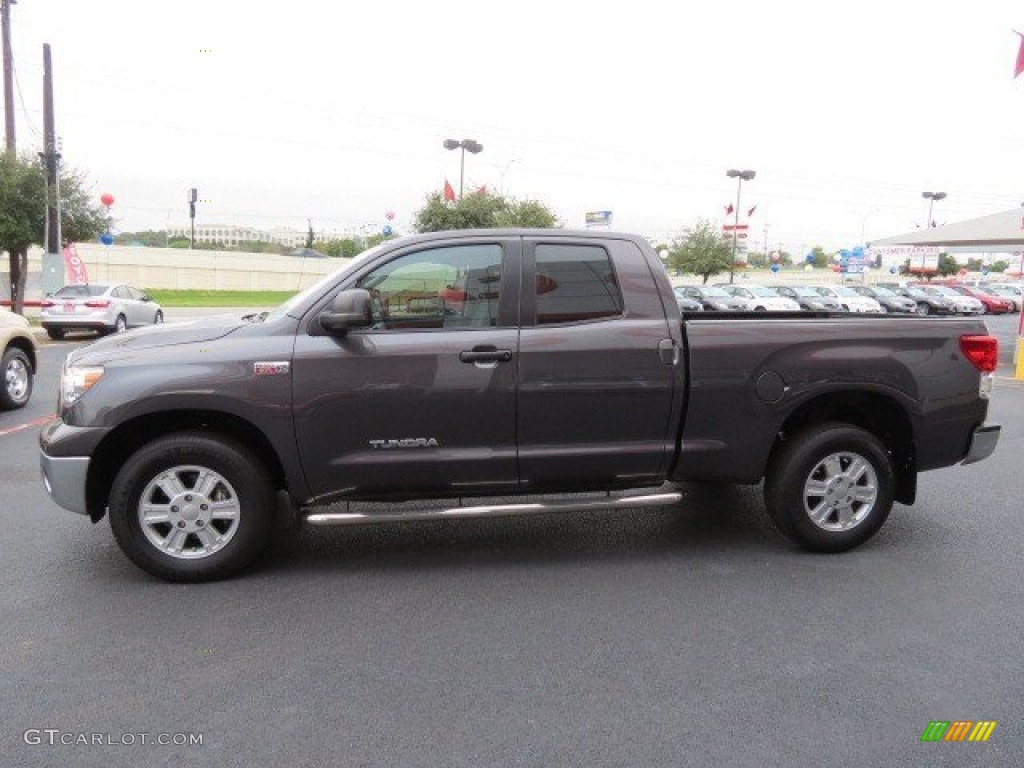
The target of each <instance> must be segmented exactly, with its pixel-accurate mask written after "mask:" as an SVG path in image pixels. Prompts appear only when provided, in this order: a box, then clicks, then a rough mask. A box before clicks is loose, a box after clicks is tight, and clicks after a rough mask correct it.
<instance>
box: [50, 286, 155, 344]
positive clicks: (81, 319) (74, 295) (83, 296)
mask: <svg viewBox="0 0 1024 768" xmlns="http://www.w3.org/2000/svg"><path fill="white" fill-rule="evenodd" d="M40 308H41V311H40V313H39V314H40V321H41V324H42V326H43V328H45V329H46V332H47V333H48V334H49V336H50V338H51V339H62V338H64V334H65V333H67V332H68V331H89V330H92V331H97V332H99V333H101V334H102V333H120V332H121V331H124V330H126V329H128V328H136V327H138V326H140V325H153V324H154V323H162V322H163V321H164V313H163V311H162V310H161V309H160V305H159V304H157V303H156V302H155V301H153V299H151V298H150V297H149V296H147V295H146V294H145V293H144V292H143V291H141V290H139V289H138V288H134V287H132V286H130V285H124V284H123V283H86V284H82V285H65V286H64V287H63V288H61V289H60V290H59V291H57V292H56V293H55V294H53V295H52V296H48V297H47V298H46V299H45V300H44V301H43V303H42V304H41V305H40Z"/></svg>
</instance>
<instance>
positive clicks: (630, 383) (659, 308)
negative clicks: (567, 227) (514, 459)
mask: <svg viewBox="0 0 1024 768" xmlns="http://www.w3.org/2000/svg"><path fill="white" fill-rule="evenodd" d="M566 246H571V244H567V241H566V240H565V239H561V240H558V241H551V243H550V244H545V243H544V242H543V241H542V240H531V239H527V240H526V241H525V243H524V269H523V274H524V279H523V291H522V302H523V310H522V313H523V317H524V325H523V329H522V332H521V335H520V345H519V395H518V403H519V408H518V417H517V423H518V431H519V468H520V482H521V483H522V485H523V486H524V487H526V488H537V489H547V488H552V489H553V488H556V487H557V488H564V489H569V488H588V487H596V488H610V487H614V486H623V485H644V484H647V483H652V482H660V479H661V478H662V477H663V475H664V473H665V472H666V471H667V465H668V460H669V458H670V457H671V455H672V451H673V449H674V441H675V429H674V426H673V424H672V422H673V418H672V417H673V413H674V410H673V402H674V397H675V396H676V391H677V389H678V385H677V379H679V370H678V365H675V366H673V365H667V364H666V362H665V359H666V356H665V355H664V353H663V352H660V351H659V346H660V345H662V346H663V342H665V340H669V344H670V346H671V343H672V342H671V338H672V334H670V333H669V332H668V326H667V319H666V316H665V309H664V307H663V305H662V303H661V300H660V297H659V295H658V293H657V290H656V288H655V286H654V283H653V281H652V279H651V273H650V271H649V268H648V267H647V264H646V262H645V261H644V260H643V258H642V254H640V253H637V252H632V253H630V252H629V249H636V246H635V245H634V244H632V243H629V242H627V241H611V243H610V244H609V245H608V247H607V248H604V249H601V248H598V249H596V250H588V249H594V248H595V245H594V242H593V241H582V242H581V243H580V244H579V247H578V248H575V249H574V248H572V247H566ZM560 248H561V250H559V249H560ZM619 285H627V286H629V290H628V291H626V296H627V300H626V304H625V306H623V304H622V292H621V291H620V290H619V287H618V286H619ZM531 288H532V289H533V290H530V289H531ZM670 351H671V350H670ZM667 359H668V360H669V361H670V362H671V359H672V355H671V354H669V355H668V357H667Z"/></svg>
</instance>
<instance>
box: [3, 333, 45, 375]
mask: <svg viewBox="0 0 1024 768" xmlns="http://www.w3.org/2000/svg"><path fill="white" fill-rule="evenodd" d="M8 349H20V350H21V351H22V352H24V353H25V356H26V357H27V358H28V362H29V364H30V365H31V366H32V373H33V374H35V373H36V371H38V370H39V361H38V360H37V359H36V347H35V344H33V343H32V342H31V341H29V340H28V339H26V338H24V337H22V336H15V337H14V338H12V339H11V340H10V341H9V342H7V346H6V347H4V349H3V350H2V354H6V353H7V350H8Z"/></svg>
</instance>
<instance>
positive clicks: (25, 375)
mask: <svg viewBox="0 0 1024 768" xmlns="http://www.w3.org/2000/svg"><path fill="white" fill-rule="evenodd" d="M30 397H32V362H31V361H30V360H29V359H28V355H26V354H25V353H24V352H23V351H22V350H20V349H18V348H17V347H9V348H8V349H7V351H6V352H4V354H3V357H2V358H0V411H12V410H14V409H15V408H22V407H23V406H24V405H25V404H26V403H27V402H28V401H29V398H30Z"/></svg>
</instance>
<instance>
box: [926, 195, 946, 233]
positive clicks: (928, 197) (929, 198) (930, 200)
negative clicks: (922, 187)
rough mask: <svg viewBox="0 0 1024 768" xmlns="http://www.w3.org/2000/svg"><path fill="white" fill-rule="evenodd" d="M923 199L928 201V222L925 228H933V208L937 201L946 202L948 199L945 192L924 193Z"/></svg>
mask: <svg viewBox="0 0 1024 768" xmlns="http://www.w3.org/2000/svg"><path fill="white" fill-rule="evenodd" d="M921 197H923V198H924V199H925V200H927V201H928V221H926V222H925V227H926V228H928V227H931V226H932V206H933V205H935V201H936V200H944V199H945V198H946V193H945V192H922V193H921Z"/></svg>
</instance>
